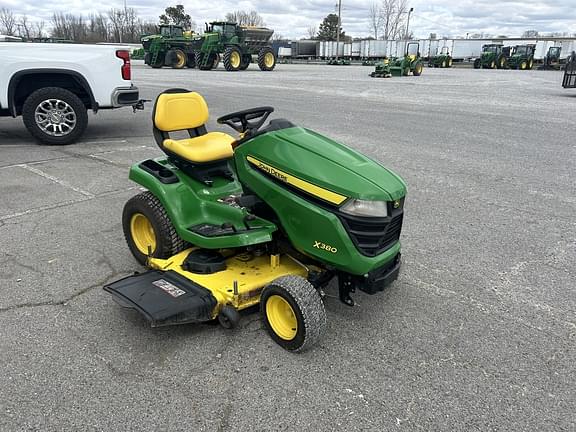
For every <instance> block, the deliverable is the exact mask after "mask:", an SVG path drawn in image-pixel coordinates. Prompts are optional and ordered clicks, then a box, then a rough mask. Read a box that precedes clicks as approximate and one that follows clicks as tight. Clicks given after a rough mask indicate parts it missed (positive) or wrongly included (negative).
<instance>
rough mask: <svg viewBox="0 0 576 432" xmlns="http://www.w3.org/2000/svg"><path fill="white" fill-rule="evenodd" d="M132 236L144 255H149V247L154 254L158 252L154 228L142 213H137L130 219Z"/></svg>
mask: <svg viewBox="0 0 576 432" xmlns="http://www.w3.org/2000/svg"><path fill="white" fill-rule="evenodd" d="M130 235H131V236H132V240H133V241H134V244H135V245H136V247H137V248H138V250H139V251H140V252H141V253H142V254H144V255H148V247H150V250H151V251H152V252H154V251H155V250H156V234H155V233H154V228H153V227H152V224H151V223H150V221H149V220H148V218H147V217H146V216H144V215H143V214H142V213H135V214H134V215H133V216H132V219H130Z"/></svg>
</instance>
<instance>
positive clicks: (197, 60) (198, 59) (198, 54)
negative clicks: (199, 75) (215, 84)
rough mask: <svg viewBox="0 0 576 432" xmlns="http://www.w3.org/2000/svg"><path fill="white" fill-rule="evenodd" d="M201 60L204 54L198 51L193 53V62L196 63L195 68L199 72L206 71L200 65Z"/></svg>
mask: <svg viewBox="0 0 576 432" xmlns="http://www.w3.org/2000/svg"><path fill="white" fill-rule="evenodd" d="M203 60H204V54H203V53H202V52H200V51H196V52H195V53H194V62H195V63H196V67H197V68H198V69H200V70H207V69H206V67H205V66H203V65H202V61H203Z"/></svg>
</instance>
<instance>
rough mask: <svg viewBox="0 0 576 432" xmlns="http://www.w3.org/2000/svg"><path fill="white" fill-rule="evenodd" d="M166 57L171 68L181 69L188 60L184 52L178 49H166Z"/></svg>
mask: <svg viewBox="0 0 576 432" xmlns="http://www.w3.org/2000/svg"><path fill="white" fill-rule="evenodd" d="M168 58H169V59H170V66H171V67H172V69H183V68H184V67H185V66H186V62H187V60H188V57H187V56H186V53H185V52H184V51H182V50H180V49H175V50H171V51H168Z"/></svg>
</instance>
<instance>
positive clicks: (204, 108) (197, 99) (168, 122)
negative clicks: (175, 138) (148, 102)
mask: <svg viewBox="0 0 576 432" xmlns="http://www.w3.org/2000/svg"><path fill="white" fill-rule="evenodd" d="M154 108H155V109H154V127H155V128H157V129H159V130H160V131H162V132H172V131H180V130H186V129H195V128H198V127H200V126H203V125H204V124H205V123H206V122H207V121H208V115H209V113H208V105H206V101H205V100H204V98H203V97H202V96H200V95H199V94H198V93H196V92H187V91H185V90H182V92H178V93H176V92H174V93H172V92H169V93H168V92H165V93H162V94H160V95H159V96H158V98H157V99H156V104H155V107H154Z"/></svg>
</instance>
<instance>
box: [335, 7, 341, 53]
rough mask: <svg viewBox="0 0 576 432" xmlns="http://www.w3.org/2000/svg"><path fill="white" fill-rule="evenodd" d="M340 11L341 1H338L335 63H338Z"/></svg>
mask: <svg viewBox="0 0 576 432" xmlns="http://www.w3.org/2000/svg"><path fill="white" fill-rule="evenodd" d="M341 10H342V0H338V28H337V29H336V61H338V49H339V48H340V12H341Z"/></svg>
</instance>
